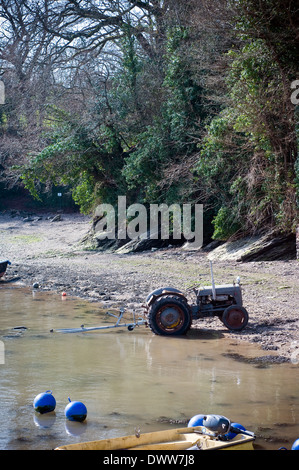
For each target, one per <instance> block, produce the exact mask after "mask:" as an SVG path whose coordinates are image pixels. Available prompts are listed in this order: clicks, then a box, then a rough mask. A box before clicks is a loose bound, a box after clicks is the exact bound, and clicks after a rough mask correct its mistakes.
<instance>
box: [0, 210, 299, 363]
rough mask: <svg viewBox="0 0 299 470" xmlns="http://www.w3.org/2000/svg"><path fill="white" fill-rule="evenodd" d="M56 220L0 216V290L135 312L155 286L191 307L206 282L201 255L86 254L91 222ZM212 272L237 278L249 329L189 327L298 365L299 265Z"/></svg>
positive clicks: (223, 279)
mask: <svg viewBox="0 0 299 470" xmlns="http://www.w3.org/2000/svg"><path fill="white" fill-rule="evenodd" d="M54 216H55V214H44V213H43V214H38V215H30V216H24V214H23V215H22V214H20V213H18V212H11V211H4V212H2V213H0V258H5V259H6V258H7V259H9V260H10V261H11V263H12V264H11V266H9V267H8V269H7V273H6V276H5V277H4V278H3V279H2V280H0V286H1V283H8V282H9V283H11V284H13V283H15V284H16V285H23V286H28V287H32V288H38V289H41V290H48V291H49V290H50V291H55V292H57V293H58V294H61V293H62V292H66V294H67V295H72V296H77V297H81V298H84V299H87V300H88V301H91V302H99V303H101V304H102V305H103V306H104V307H109V308H113V307H116V308H118V307H120V306H121V307H125V308H126V309H128V310H129V311H130V310H131V311H133V310H134V311H135V312H136V313H137V314H141V313H142V311H143V308H142V304H143V303H144V300H145V298H146V296H147V294H148V293H149V292H150V291H151V290H153V289H156V288H158V287H162V286H169V285H170V286H173V287H177V288H179V289H181V290H183V291H184V292H186V294H187V297H188V299H190V303H192V302H194V301H195V295H194V293H193V290H192V289H193V288H194V287H198V286H200V285H210V283H211V280H210V268H209V260H208V258H207V254H206V253H204V252H202V251H197V252H192V251H190V252H188V251H184V250H183V249H182V248H180V247H176V248H173V247H168V248H164V249H157V250H155V251H145V252H141V253H129V254H116V253H111V252H100V251H96V250H91V249H90V247H88V246H87V245H86V244H84V243H82V239H83V238H84V236H85V235H86V234H87V233H88V231H89V230H90V228H91V218H90V217H87V216H83V215H80V214H62V215H61V216H60V217H57V218H56V217H55V219H54ZM213 270H214V278H215V282H216V283H217V284H226V283H232V282H233V280H234V279H236V277H237V276H240V278H241V285H242V289H243V303H244V306H245V307H246V309H247V310H248V313H249V323H248V326H247V327H246V328H245V329H244V330H243V331H241V332H238V333H232V332H230V331H228V330H227V329H226V328H224V326H223V325H222V323H221V322H220V321H219V320H218V319H217V318H211V319H204V320H198V321H196V322H194V323H193V326H192V328H202V329H209V331H211V330H215V331H217V333H218V334H219V333H221V334H223V335H224V336H226V337H228V338H235V339H236V340H238V341H239V340H240V341H249V342H254V343H257V345H259V346H260V348H261V349H262V350H264V351H265V360H270V361H273V362H278V361H280V362H283V361H286V362H290V361H291V362H294V363H296V362H297V358H298V361H299V262H298V261H297V260H291V261H267V262H266V261H259V262H247V263H244V262H243V263H241V262H235V261H214V262H213ZM33 286H35V287H33Z"/></svg>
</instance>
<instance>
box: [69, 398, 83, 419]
mask: <svg viewBox="0 0 299 470" xmlns="http://www.w3.org/2000/svg"><path fill="white" fill-rule="evenodd" d="M68 400H69V404H68V405H66V407H65V410H64V413H65V417H66V418H67V419H68V420H70V421H80V422H81V423H82V421H84V420H85V419H86V416H87V408H86V406H85V405H84V403H82V402H81V401H71V399H70V398H69V399H68Z"/></svg>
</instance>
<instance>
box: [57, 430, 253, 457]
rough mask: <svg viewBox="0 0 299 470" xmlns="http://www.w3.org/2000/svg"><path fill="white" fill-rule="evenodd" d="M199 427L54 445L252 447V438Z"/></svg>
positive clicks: (71, 447) (78, 447)
mask: <svg viewBox="0 0 299 470" xmlns="http://www.w3.org/2000/svg"><path fill="white" fill-rule="evenodd" d="M201 432H202V426H195V427H190V428H179V429H169V430H166V431H156V432H149V433H144V434H140V436H139V437H137V436H135V435H130V436H123V437H115V438H112V439H102V440H99V441H89V442H81V443H77V444H67V445H63V446H59V447H56V449H55V450H124V449H125V450H128V449H130V450H173V451H176V450H187V449H190V448H191V447H194V446H197V448H198V449H200V450H253V441H254V437H251V436H246V435H245V434H237V435H236V436H235V437H234V438H233V439H231V440H229V441H220V440H217V439H216V438H214V437H212V436H208V435H203V434H201Z"/></svg>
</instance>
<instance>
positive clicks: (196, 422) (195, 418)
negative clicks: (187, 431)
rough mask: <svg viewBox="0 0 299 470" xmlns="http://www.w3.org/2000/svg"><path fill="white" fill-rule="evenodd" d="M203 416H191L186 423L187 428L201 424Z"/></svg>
mask: <svg viewBox="0 0 299 470" xmlns="http://www.w3.org/2000/svg"><path fill="white" fill-rule="evenodd" d="M204 417H205V415H195V416H193V417H192V418H191V419H190V421H189V423H188V428H192V427H193V426H202V425H203V419H204Z"/></svg>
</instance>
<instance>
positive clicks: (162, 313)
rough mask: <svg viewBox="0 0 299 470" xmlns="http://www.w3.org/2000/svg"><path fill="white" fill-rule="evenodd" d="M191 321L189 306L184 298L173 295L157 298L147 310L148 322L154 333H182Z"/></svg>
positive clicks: (169, 334)
mask: <svg viewBox="0 0 299 470" xmlns="http://www.w3.org/2000/svg"><path fill="white" fill-rule="evenodd" d="M191 322H192V316H191V313H190V311H189V307H188V304H187V302H186V301H184V299H181V298H180V297H176V296H173V295H166V296H163V297H160V298H158V299H157V300H156V301H155V302H154V303H153V304H152V305H151V306H150V309H149V312H148V323H149V326H150V328H151V330H152V331H153V332H154V333H155V334H156V335H164V336H171V335H183V334H185V333H186V332H187V331H188V330H189V328H190V326H191Z"/></svg>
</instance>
